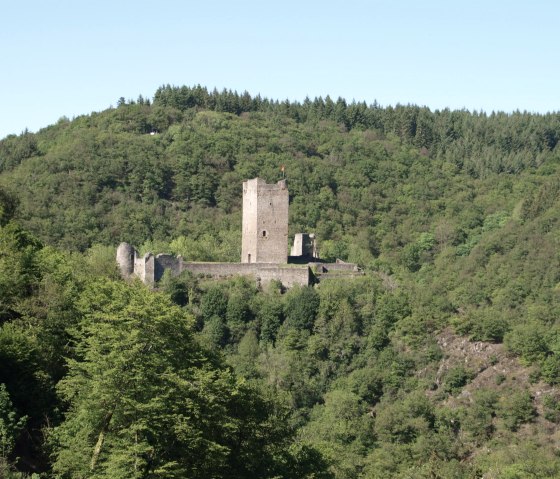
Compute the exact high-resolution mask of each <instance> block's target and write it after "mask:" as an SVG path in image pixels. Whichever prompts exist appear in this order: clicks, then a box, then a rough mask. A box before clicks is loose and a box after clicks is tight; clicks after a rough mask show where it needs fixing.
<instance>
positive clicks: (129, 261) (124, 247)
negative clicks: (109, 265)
mask: <svg viewBox="0 0 560 479" xmlns="http://www.w3.org/2000/svg"><path fill="white" fill-rule="evenodd" d="M134 256H135V251H134V248H133V247H132V246H131V245H129V244H128V243H121V244H120V245H119V247H118V248H117V263H118V265H119V269H120V270H121V274H122V275H123V277H124V278H128V277H129V276H131V275H132V274H133V273H134Z"/></svg>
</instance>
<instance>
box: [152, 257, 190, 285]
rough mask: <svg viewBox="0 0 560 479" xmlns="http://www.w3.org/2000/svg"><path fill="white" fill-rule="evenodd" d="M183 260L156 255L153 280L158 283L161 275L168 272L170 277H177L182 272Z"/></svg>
mask: <svg viewBox="0 0 560 479" xmlns="http://www.w3.org/2000/svg"><path fill="white" fill-rule="evenodd" d="M182 263H183V258H181V257H180V256H173V255H170V254H163V253H162V254H158V255H157V256H156V260H155V270H154V279H155V280H156V281H159V280H160V279H161V277H162V276H163V273H164V272H165V271H166V270H168V271H170V272H171V275H172V276H178V275H179V274H180V273H181V271H182Z"/></svg>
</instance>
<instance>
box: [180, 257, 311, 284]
mask: <svg viewBox="0 0 560 479" xmlns="http://www.w3.org/2000/svg"><path fill="white" fill-rule="evenodd" d="M182 269H183V271H184V270H186V271H190V272H191V273H193V274H195V275H200V276H209V277H211V278H229V277H232V276H254V277H255V279H257V280H258V281H259V282H260V283H261V284H267V283H269V282H270V281H272V280H278V281H280V282H281V283H282V284H283V285H284V286H286V287H287V288H290V287H292V286H294V285H296V284H299V285H301V286H307V285H308V284H309V283H310V279H311V274H310V270H309V267H308V266H307V265H303V266H286V265H276V264H255V263H183V265H182Z"/></svg>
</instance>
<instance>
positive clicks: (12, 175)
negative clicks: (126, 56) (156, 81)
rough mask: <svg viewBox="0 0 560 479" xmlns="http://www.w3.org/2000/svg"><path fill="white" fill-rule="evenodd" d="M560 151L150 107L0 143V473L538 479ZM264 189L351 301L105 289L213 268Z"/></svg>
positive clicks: (547, 447) (215, 289)
mask: <svg viewBox="0 0 560 479" xmlns="http://www.w3.org/2000/svg"><path fill="white" fill-rule="evenodd" d="M559 140H560V114H556V113H554V114H546V115H536V114H529V113H521V112H515V113H511V114H505V113H493V114H486V113H472V112H468V111H450V110H443V111H430V110H429V109H428V108H424V107H417V106H413V105H407V106H395V107H380V106H379V105H377V104H373V105H366V104H364V103H355V102H353V103H349V102H346V101H344V100H342V99H338V100H336V101H333V100H331V99H330V98H329V97H327V98H325V99H321V98H317V99H314V100H305V101H304V102H303V103H295V102H288V101H284V102H281V101H276V100H274V101H273V100H269V99H265V98H261V97H259V96H257V97H252V96H251V95H249V94H247V93H244V94H241V95H240V94H237V93H234V92H230V91H223V92H216V91H214V92H209V91H207V90H206V89H205V88H203V87H193V88H190V87H170V86H165V87H162V88H160V89H159V90H158V91H157V92H156V93H155V95H154V98H153V100H147V99H144V98H138V100H137V101H126V100H125V99H120V100H119V102H118V106H117V107H116V108H110V109H108V110H106V111H103V112H100V113H93V114H91V115H84V116H81V117H78V118H76V119H74V120H72V121H69V120H67V119H61V120H60V121H59V122H58V123H57V124H56V125H52V126H49V127H46V128H44V129H43V130H41V131H39V132H38V133H36V134H33V133H29V132H26V133H24V134H22V135H20V136H9V137H7V138H5V139H3V140H1V141H0V476H2V474H5V475H6V474H8V471H9V470H12V469H14V468H15V469H18V470H19V471H24V472H25V471H26V472H29V473H31V472H37V473H41V474H43V475H44V477H51V475H54V477H116V478H118V477H200V478H203V477H217V478H218V477H262V478H265V477H267V478H268V477H270V478H272V477H286V478H291V477H293V478H294V479H295V478H296V477H309V478H310V479H311V478H312V477H325V478H327V477H334V478H336V479H343V478H348V479H350V478H355V477H361V478H391V477H394V478H401V479H404V478H408V477H418V478H434V477H445V478H448V477H449V478H451V477H453V478H458V479H467V478H468V479H474V478H479V477H482V476H483V475H484V477H487V478H496V479H498V478H501V479H505V478H508V479H512V478H521V477H527V475H528V474H533V475H534V477H538V478H545V477H558V476H559V475H560V460H559V459H558V457H557V453H556V451H557V450H558V448H559V447H560V439H559V437H560V436H559V434H558V424H560V390H559V389H558V384H559V383H560V339H559V338H560V195H559V194H560V147H559V146H558V141H559ZM282 166H284V167H285V172H286V177H287V180H288V186H289V191H290V235H291V236H293V234H294V233H296V232H302V231H306V232H315V233H316V235H317V237H318V241H319V252H320V254H321V256H322V257H323V258H325V259H327V260H333V259H335V258H341V259H343V260H348V261H352V262H356V263H359V264H360V266H362V267H363V268H364V270H365V272H366V275H365V276H364V277H363V278H357V279H355V280H354V281H351V282H348V281H338V280H336V279H333V280H330V281H328V282H324V283H322V284H320V285H319V286H317V287H314V288H294V289H292V290H290V291H288V292H285V291H282V290H281V288H280V287H279V286H278V285H277V286H276V287H272V288H269V289H266V290H264V291H263V290H258V289H256V288H255V286H254V284H252V283H251V282H248V281H246V280H242V279H239V278H237V279H235V280H230V281H224V282H212V281H206V280H204V279H198V278H192V277H189V276H188V275H186V276H183V277H180V278H177V279H172V278H168V277H165V278H164V281H162V284H160V285H159V292H150V291H147V290H145V289H144V288H143V286H142V285H138V284H126V283H124V282H122V281H120V280H119V279H118V275H117V274H116V271H115V265H114V251H115V247H116V245H117V244H118V243H119V242H121V241H128V242H130V243H132V244H134V245H136V246H138V247H139V248H140V249H141V250H142V251H147V250H151V251H156V252H163V251H166V252H172V253H175V254H182V255H183V257H184V258H185V259H188V260H206V261H213V260H215V261H238V259H239V257H240V242H241V211H240V207H241V184H242V181H243V180H245V179H248V178H254V177H255V176H260V177H262V178H265V179H266V180H267V181H269V182H271V181H275V180H278V179H279V178H280V176H281V172H280V168H281V167H282ZM176 338H179V339H176ZM177 358H179V359H177ZM122 378H124V379H122ZM139 381H141V382H142V384H143V385H146V387H143V388H138V382H139ZM185 398H188V400H185ZM185 401H186V402H185ZM185 418H191V419H192V421H191V422H189V420H186V419H185ZM193 418H194V419H193ZM18 458H19V459H18ZM131 470H134V471H135V472H134V474H133V475H131V474H130V471H131ZM13 474H16V475H15V476H14V477H21V476H18V475H17V473H15V472H14V473H13ZM314 474H315V476H314Z"/></svg>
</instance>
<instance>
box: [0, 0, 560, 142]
mask: <svg viewBox="0 0 560 479" xmlns="http://www.w3.org/2000/svg"><path fill="white" fill-rule="evenodd" d="M0 5H1V6H2V8H1V9H0V54H1V56H0V61H1V70H0V105H1V110H0V111H1V114H0V138H3V137H4V136H6V135H8V134H10V133H15V134H19V133H21V132H22V131H23V130H24V129H25V128H28V129H29V130H31V131H37V130H38V129H40V128H42V127H45V126H47V125H49V124H52V123H55V122H56V121H57V120H58V119H59V118H60V117H62V116H67V117H69V118H73V117H74V116H77V115H81V114H88V113H90V112H92V111H101V110H104V109H106V108H108V107H109V106H111V105H116V103H117V100H118V98H119V97H121V96H122V97H125V98H126V99H130V98H132V99H136V98H137V97H138V95H140V94H141V95H143V96H144V97H148V98H152V97H153V94H154V92H155V91H156V89H157V88H158V87H159V86H161V85H163V84H168V83H169V84H171V85H189V86H192V85H195V84H201V85H203V86H206V87H208V88H210V89H212V88H214V87H217V88H218V89H222V88H224V87H225V88H230V89H232V90H238V91H239V92H242V91H244V90H247V91H248V92H249V93H251V94H257V93H260V94H261V95H263V96H267V97H270V98H274V99H281V100H282V99H286V98H289V99H291V100H303V99H304V98H305V97H306V96H309V97H311V98H313V97H315V96H319V95H321V96H323V97H324V96H326V95H327V94H329V95H331V97H333V98H337V97H339V96H341V97H343V98H345V99H346V100H348V101H351V100H352V99H356V100H360V101H361V100H364V101H366V102H367V103H373V102H374V101H375V100H376V101H377V102H378V103H380V104H381V105H383V106H386V105H394V104H396V103H401V104H406V103H414V104H418V105H426V106H428V107H430V108H431V109H432V110H434V109H441V108H445V107H449V108H452V109H456V108H459V109H460V108H467V109H469V110H484V111H487V112H491V111H493V110H502V111H513V110H516V109H519V110H528V111H534V112H543V113H544V112H547V111H559V110H560V81H559V78H560V58H559V51H560V49H559V47H560V29H559V28H558V22H559V20H560V2H558V1H557V0H531V1H528V0H524V1H519V0H509V1H506V0H484V1H482V0H460V1H457V0H424V1H421V0H392V1H391V0H371V1H365V0H363V1H358V0H345V1H336V2H335V1H331V0H322V1H316V0H309V1H307V0H299V1H293V0H282V1H281V2H280V1H266V0H259V1H257V0H246V1H244V0H237V1H234V0H227V1H226V0H218V1H212V0H206V1H200V0H199V1H196V2H194V1H191V0H182V1H180V0H154V1H150V2H148V1H144V0H134V1H130V0H110V1H109V0H89V1H86V0H50V1H49V0H27V1H25V0H24V1H16V0H0Z"/></svg>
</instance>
